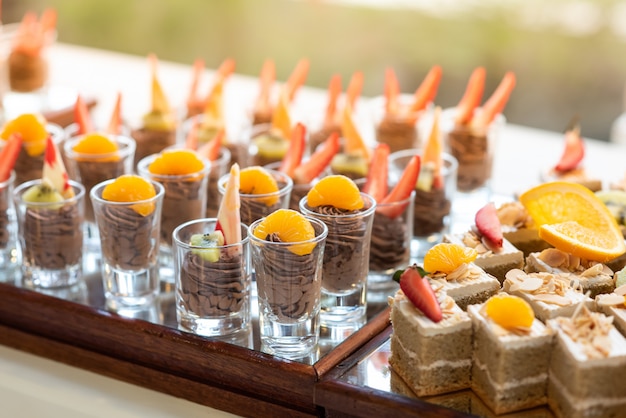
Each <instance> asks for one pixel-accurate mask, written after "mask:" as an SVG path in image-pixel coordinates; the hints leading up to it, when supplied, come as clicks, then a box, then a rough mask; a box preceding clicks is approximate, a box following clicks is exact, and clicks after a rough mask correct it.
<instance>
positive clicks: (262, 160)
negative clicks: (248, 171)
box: [243, 123, 289, 166]
mask: <svg viewBox="0 0 626 418" xmlns="http://www.w3.org/2000/svg"><path fill="white" fill-rule="evenodd" d="M243 137H244V139H245V141H246V142H247V143H248V144H249V147H248V164H249V165H260V166H266V165H269V164H272V163H277V162H280V161H282V159H283V157H284V156H285V154H286V153H287V149H288V148H289V140H288V139H287V138H283V137H282V136H279V135H277V134H275V133H273V132H272V125H271V124H269V123H264V124H261V125H253V126H251V127H250V129H249V130H248V131H246V132H245V133H244V135H243Z"/></svg>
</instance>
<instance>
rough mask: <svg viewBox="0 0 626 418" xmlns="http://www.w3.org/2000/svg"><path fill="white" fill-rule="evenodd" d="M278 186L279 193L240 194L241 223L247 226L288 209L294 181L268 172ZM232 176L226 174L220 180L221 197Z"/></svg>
mask: <svg viewBox="0 0 626 418" xmlns="http://www.w3.org/2000/svg"><path fill="white" fill-rule="evenodd" d="M268 172H269V173H270V174H271V175H272V177H274V179H275V180H276V183H277V184H278V191H277V192H274V193H264V194H247V193H240V194H239V200H240V201H241V207H240V209H239V212H240V215H241V222H242V223H244V224H246V225H252V223H253V222H254V221H256V220H258V219H261V218H263V217H265V216H267V215H269V214H270V213H272V212H274V211H276V210H278V209H287V208H288V207H289V198H290V196H291V190H292V189H293V180H291V177H289V176H288V175H286V174H284V173H281V172H280V171H276V170H268ZM229 176H230V174H226V175H224V176H222V178H220V180H219V182H218V184H217V187H218V190H219V192H220V196H222V197H223V196H224V193H225V192H226V183H227V182H228V178H229Z"/></svg>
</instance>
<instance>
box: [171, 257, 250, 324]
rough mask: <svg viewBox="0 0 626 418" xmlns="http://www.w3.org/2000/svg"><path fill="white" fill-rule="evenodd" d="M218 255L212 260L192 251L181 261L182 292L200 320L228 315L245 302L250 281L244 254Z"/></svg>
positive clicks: (188, 308) (237, 309)
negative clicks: (201, 318)
mask: <svg viewBox="0 0 626 418" xmlns="http://www.w3.org/2000/svg"><path fill="white" fill-rule="evenodd" d="M218 251H219V250H218ZM219 253H220V254H219V258H218V259H217V260H216V261H213V260H210V259H207V257H203V255H202V252H198V253H194V252H193V251H189V252H187V253H185V259H184V260H183V262H182V267H181V273H180V275H181V277H180V281H179V283H180V285H181V288H180V290H179V293H180V296H181V297H182V300H183V302H184V303H185V305H186V310H187V311H190V312H193V313H194V314H195V315H197V316H199V317H216V316H227V315H229V314H231V313H236V312H239V311H241V309H242V308H243V305H244V303H246V299H247V294H248V292H247V290H246V286H247V283H248V281H249V279H248V278H247V277H246V270H245V268H244V261H243V258H242V256H241V254H240V253H236V252H229V251H219Z"/></svg>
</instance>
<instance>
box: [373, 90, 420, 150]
mask: <svg viewBox="0 0 626 418" xmlns="http://www.w3.org/2000/svg"><path fill="white" fill-rule="evenodd" d="M398 99H399V101H400V107H402V108H409V107H410V105H411V104H412V103H413V101H414V96H413V95H412V94H400V95H399V97H398ZM385 102H386V99H385V98H384V97H382V96H378V97H374V98H373V99H372V100H370V102H369V105H370V109H371V114H372V118H373V120H374V129H375V135H376V141H378V142H380V143H383V144H387V145H389V150H390V151H391V152H392V153H393V152H397V151H402V150H405V149H411V148H418V147H419V146H421V144H422V143H423V141H422V135H421V130H420V129H419V124H420V121H421V119H422V118H423V116H424V115H425V113H426V111H422V112H419V115H418V116H417V117H413V118H409V117H408V115H406V114H389V113H386V112H385Z"/></svg>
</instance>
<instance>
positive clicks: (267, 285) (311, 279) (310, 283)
mask: <svg viewBox="0 0 626 418" xmlns="http://www.w3.org/2000/svg"><path fill="white" fill-rule="evenodd" d="M266 240H267V241H271V242H281V240H280V238H279V237H278V234H271V235H269V236H268V237H267V238H266ZM260 251H261V253H260V255H261V257H262V259H263V263H260V264H259V265H257V268H256V274H257V276H260V275H262V276H263V277H262V278H261V279H259V278H257V284H258V287H259V289H258V292H259V295H260V296H263V295H271V296H264V297H262V299H263V300H265V301H268V303H269V306H268V307H266V308H269V311H270V312H271V314H272V315H275V316H276V318H277V319H278V321H281V322H283V321H285V322H286V321H288V320H289V319H290V318H294V319H298V318H301V317H303V316H304V315H306V314H307V313H309V314H311V313H312V311H313V310H314V309H315V307H316V306H319V301H318V298H319V294H320V285H321V283H320V281H319V280H316V278H317V277H319V275H318V274H317V273H316V271H317V267H318V265H317V257H315V255H314V253H309V254H305V255H298V254H295V253H293V252H291V251H290V250H289V247H284V246H263V247H260ZM286 266H288V268H286ZM294 275H297V277H294ZM295 279H297V281H299V286H294V281H296V280H295Z"/></svg>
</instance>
